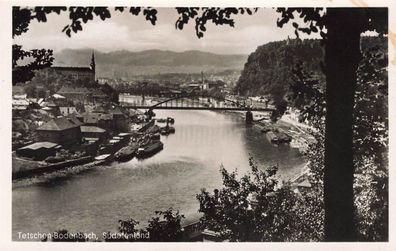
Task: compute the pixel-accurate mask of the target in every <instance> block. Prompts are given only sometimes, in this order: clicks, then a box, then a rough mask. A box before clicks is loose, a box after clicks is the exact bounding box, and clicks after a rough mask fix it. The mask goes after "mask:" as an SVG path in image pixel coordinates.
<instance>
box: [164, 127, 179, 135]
mask: <svg viewBox="0 0 396 251" xmlns="http://www.w3.org/2000/svg"><path fill="white" fill-rule="evenodd" d="M175 131H176V130H175V128H174V127H173V126H164V127H161V129H160V134H161V135H169V134H171V133H175Z"/></svg>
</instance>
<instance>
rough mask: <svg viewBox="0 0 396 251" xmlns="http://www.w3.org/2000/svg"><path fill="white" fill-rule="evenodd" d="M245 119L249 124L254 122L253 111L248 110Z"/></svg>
mask: <svg viewBox="0 0 396 251" xmlns="http://www.w3.org/2000/svg"><path fill="white" fill-rule="evenodd" d="M245 121H246V124H247V125H251V124H252V123H253V113H252V112H251V111H250V110H248V111H247V112H246V120H245Z"/></svg>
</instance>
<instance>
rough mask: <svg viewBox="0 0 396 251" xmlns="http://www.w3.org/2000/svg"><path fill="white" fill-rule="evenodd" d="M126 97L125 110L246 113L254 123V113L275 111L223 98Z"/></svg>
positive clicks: (191, 96)
mask: <svg viewBox="0 0 396 251" xmlns="http://www.w3.org/2000/svg"><path fill="white" fill-rule="evenodd" d="M129 97H131V98H128V95H126V96H124V97H123V98H122V99H121V100H120V104H121V105H122V106H123V107H125V108H132V109H145V110H147V112H148V113H152V111H153V110H209V111H245V112H246V121H247V122H251V121H252V112H268V113H269V114H271V113H272V112H273V111H274V110H275V109H274V108H270V107H268V106H266V105H264V104H249V103H248V102H246V101H243V102H241V101H235V100H230V99H226V98H221V97H211V96H201V95H194V94H188V95H185V96H178V97H171V98H169V97H156V98H142V99H134V98H132V97H138V96H129Z"/></svg>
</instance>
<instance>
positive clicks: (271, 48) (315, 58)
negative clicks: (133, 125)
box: [236, 37, 387, 99]
mask: <svg viewBox="0 0 396 251" xmlns="http://www.w3.org/2000/svg"><path fill="white" fill-rule="evenodd" d="M386 41H387V40H386V38H382V39H381V38H375V37H365V38H363V39H362V48H363V50H364V49H365V48H367V47H372V46H374V45H382V46H381V47H383V48H384V47H385V48H386ZM323 54H324V50H323V47H322V46H321V44H320V40H318V39H309V40H307V39H306V40H300V39H290V40H284V41H278V42H271V43H268V44H265V45H262V46H259V47H257V49H256V51H255V52H253V53H251V54H250V55H249V57H248V60H247V62H246V63H245V67H244V69H243V71H242V73H241V76H240V78H239V81H238V83H237V86H236V90H237V91H238V92H239V93H240V94H243V95H264V94H270V95H271V96H273V98H275V99H279V98H282V97H283V96H284V95H285V94H286V93H287V92H288V91H289V86H290V84H291V81H292V80H291V79H292V78H291V70H292V68H293V67H295V66H296V64H297V63H298V62H302V63H303V65H304V68H305V69H307V70H308V71H312V72H314V73H315V75H316V76H317V77H318V78H320V79H323V80H324V74H323V72H322V71H321V69H320V62H321V61H322V60H323Z"/></svg>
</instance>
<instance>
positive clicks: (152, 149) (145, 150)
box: [136, 141, 164, 159]
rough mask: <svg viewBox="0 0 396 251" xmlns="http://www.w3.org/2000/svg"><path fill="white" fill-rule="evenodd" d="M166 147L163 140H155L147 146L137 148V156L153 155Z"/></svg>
mask: <svg viewBox="0 0 396 251" xmlns="http://www.w3.org/2000/svg"><path fill="white" fill-rule="evenodd" d="M163 148H164V144H163V143H162V142H161V141H154V142H152V143H151V144H149V145H147V146H146V147H141V148H139V149H138V150H137V154H136V158H138V159H144V158H148V157H151V156H153V155H154V154H156V153H158V152H159V151H161V150H162V149H163Z"/></svg>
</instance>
